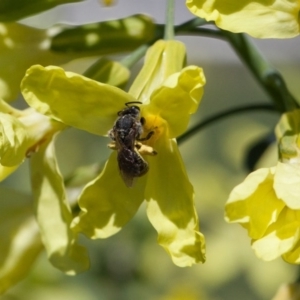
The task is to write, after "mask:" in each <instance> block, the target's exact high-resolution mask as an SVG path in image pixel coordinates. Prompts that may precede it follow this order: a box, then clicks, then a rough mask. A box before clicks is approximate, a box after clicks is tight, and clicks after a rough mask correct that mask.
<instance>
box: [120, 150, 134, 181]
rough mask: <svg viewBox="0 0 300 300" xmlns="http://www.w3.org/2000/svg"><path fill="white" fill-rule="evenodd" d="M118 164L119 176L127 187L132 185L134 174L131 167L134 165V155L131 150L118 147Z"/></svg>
mask: <svg viewBox="0 0 300 300" xmlns="http://www.w3.org/2000/svg"><path fill="white" fill-rule="evenodd" d="M118 165H119V170H120V174H121V177H122V179H123V181H124V182H125V184H126V186H127V187H132V184H133V179H134V175H133V173H132V168H133V167H134V157H133V153H132V151H131V150H129V149H126V148H120V149H119V151H118Z"/></svg>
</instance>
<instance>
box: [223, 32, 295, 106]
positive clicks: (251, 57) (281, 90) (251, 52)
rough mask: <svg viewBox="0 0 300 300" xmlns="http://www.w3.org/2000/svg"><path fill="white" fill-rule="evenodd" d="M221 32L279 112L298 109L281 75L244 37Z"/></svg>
mask: <svg viewBox="0 0 300 300" xmlns="http://www.w3.org/2000/svg"><path fill="white" fill-rule="evenodd" d="M221 32H222V33H223V35H224V37H226V39H227V40H228V41H229V42H230V44H231V46H232V47H233V48H234V50H235V51H236V52H237V53H238V54H239V56H240V57H241V59H242V60H243V61H244V63H245V64H246V65H247V66H248V68H249V69H250V70H251V72H252V73H253V75H254V76H255V77H256V79H257V80H258V82H259V83H260V84H261V86H262V87H263V88H264V90H265V91H266V92H267V93H268V94H269V96H270V97H271V99H272V101H273V103H274V105H275V107H276V108H277V109H278V110H279V111H281V112H285V111H290V110H293V109H295V108H299V105H298V103H297V101H296V99H295V98H294V97H293V96H292V94H291V93H290V92H289V91H288V89H287V87H286V84H285V82H284V79H283V78H282V76H281V74H280V73H279V72H278V71H277V70H276V69H275V68H273V67H272V66H271V65H270V64H269V63H268V62H267V60H266V59H265V58H264V57H263V55H262V54H261V53H260V52H259V50H258V49H257V48H256V47H255V45H254V44H253V43H252V42H251V41H250V39H249V38H248V37H247V36H246V35H244V34H233V33H231V32H228V31H225V30H221Z"/></svg>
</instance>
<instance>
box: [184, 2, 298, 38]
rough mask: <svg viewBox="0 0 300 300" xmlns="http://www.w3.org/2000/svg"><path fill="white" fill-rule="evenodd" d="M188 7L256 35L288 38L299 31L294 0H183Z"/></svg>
mask: <svg viewBox="0 0 300 300" xmlns="http://www.w3.org/2000/svg"><path fill="white" fill-rule="evenodd" d="M186 5H187V7H188V8H189V9H190V11H191V12H192V13H193V14H195V15H197V16H198V17H201V18H204V19H206V20H207V21H215V22H216V24H217V26H218V27H220V28H222V29H225V30H228V31H231V32H246V33H248V34H250V35H252V36H254V37H257V38H291V37H294V36H296V35H298V34H299V9H300V2H299V1H298V0H290V1H282V0H275V1H265V0H258V1H254V0H239V1H238V0H227V1H217V0H186Z"/></svg>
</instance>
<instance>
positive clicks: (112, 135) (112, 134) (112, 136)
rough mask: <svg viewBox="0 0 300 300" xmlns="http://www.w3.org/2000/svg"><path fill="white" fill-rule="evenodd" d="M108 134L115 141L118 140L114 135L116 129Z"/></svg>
mask: <svg viewBox="0 0 300 300" xmlns="http://www.w3.org/2000/svg"><path fill="white" fill-rule="evenodd" d="M107 134H108V136H109V137H110V138H111V139H112V140H113V141H115V140H116V138H115V135H114V129H111V130H109V131H108V133H107Z"/></svg>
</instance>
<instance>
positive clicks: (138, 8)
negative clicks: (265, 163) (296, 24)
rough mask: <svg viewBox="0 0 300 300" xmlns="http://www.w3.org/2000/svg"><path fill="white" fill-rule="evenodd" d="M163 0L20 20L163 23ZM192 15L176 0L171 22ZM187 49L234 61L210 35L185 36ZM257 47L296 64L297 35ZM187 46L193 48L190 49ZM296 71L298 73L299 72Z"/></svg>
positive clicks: (97, 0)
mask: <svg viewBox="0 0 300 300" xmlns="http://www.w3.org/2000/svg"><path fill="white" fill-rule="evenodd" d="M166 2H167V1H166V0H151V1H149V0H116V1H115V5H113V6H111V7H105V6H104V5H103V4H102V2H101V0H85V1H82V2H79V3H71V4H66V5H61V6H58V7H56V8H54V9H52V10H50V11H47V12H45V13H42V14H40V15H38V16H34V17H30V18H27V19H25V20H24V21H23V23H26V24H28V25H33V26H37V27H43V28H47V27H49V26H51V25H53V24H56V23H67V24H74V25H75V24H83V23H93V22H99V21H104V20H109V19H118V18H122V17H126V16H130V15H133V14H138V13H145V14H148V15H149V16H152V17H153V18H154V19H155V20H156V22H158V23H163V22H164V19H165V9H164V6H165V5H166ZM193 17H194V16H193V15H192V14H191V13H190V12H189V11H188V10H187V8H186V6H185V1H184V0H176V11H175V23H176V24H180V23H182V22H184V21H187V20H189V19H191V18H193ZM185 42H186V43H187V48H188V50H189V55H190V56H189V58H190V59H191V60H193V56H194V55H197V56H199V52H201V59H203V60H205V61H211V62H217V63H220V62H225V63H226V62H231V63H232V62H237V61H238V60H237V58H236V55H235V54H234V53H233V52H232V51H228V49H229V48H228V46H227V45H226V43H223V42H220V41H215V40H213V39H210V38H204V39H201V38H194V37H193V38H189V39H187V40H185ZM256 43H257V44H258V45H259V48H260V49H261V51H262V52H263V53H264V54H265V55H266V56H267V57H268V59H269V60H270V61H271V62H273V61H274V62H279V63H284V64H287V65H289V64H291V65H294V64H295V63H296V64H299V65H300V51H299V47H300V38H299V37H297V38H293V39H288V40H271V39H269V40H256ZM191 49H194V51H192V50H191ZM299 75H300V73H299Z"/></svg>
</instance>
